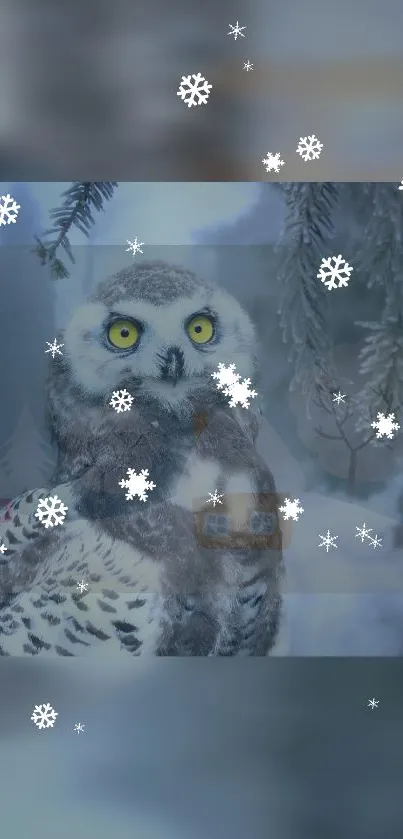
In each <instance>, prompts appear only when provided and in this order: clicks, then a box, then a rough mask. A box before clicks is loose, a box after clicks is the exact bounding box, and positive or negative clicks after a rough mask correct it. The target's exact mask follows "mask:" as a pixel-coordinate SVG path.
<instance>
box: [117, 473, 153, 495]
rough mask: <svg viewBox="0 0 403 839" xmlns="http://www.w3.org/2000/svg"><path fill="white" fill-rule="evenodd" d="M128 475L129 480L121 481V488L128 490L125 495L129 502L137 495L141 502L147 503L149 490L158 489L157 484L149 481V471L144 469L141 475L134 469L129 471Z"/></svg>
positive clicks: (123, 479)
mask: <svg viewBox="0 0 403 839" xmlns="http://www.w3.org/2000/svg"><path fill="white" fill-rule="evenodd" d="M127 475H128V477H127V478H122V480H121V481H119V486H120V487H122V489H127V492H126V494H125V498H126V499H127V501H133V499H134V497H135V496H136V495H137V497H138V498H139V499H140V501H147V498H148V495H147V490H152V489H155V487H156V484H154V483H153V482H152V481H149V480H148V469H142V470H141V472H139V474H137V473H136V472H135V471H134V469H128V470H127Z"/></svg>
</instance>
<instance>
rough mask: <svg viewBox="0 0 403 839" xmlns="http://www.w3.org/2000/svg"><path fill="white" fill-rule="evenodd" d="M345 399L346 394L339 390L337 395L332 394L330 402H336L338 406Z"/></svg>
mask: <svg viewBox="0 0 403 839" xmlns="http://www.w3.org/2000/svg"><path fill="white" fill-rule="evenodd" d="M345 398H346V394H345V393H341V392H340V390H339V392H338V393H334V394H333V399H332V402H337V404H338V405H340V402H344V400H345Z"/></svg>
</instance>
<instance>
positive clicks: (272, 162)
mask: <svg viewBox="0 0 403 839" xmlns="http://www.w3.org/2000/svg"><path fill="white" fill-rule="evenodd" d="M262 163H263V165H264V166H265V167H266V172H277V174H278V173H279V171H280V166H284V160H280V153H279V152H276V154H272V153H271V151H268V152H267V157H264V158H263V160H262Z"/></svg>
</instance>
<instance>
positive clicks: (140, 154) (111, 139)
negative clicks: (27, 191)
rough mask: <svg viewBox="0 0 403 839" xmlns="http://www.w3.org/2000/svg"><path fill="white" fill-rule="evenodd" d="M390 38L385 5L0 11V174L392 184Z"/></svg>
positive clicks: (18, 6)
mask: <svg viewBox="0 0 403 839" xmlns="http://www.w3.org/2000/svg"><path fill="white" fill-rule="evenodd" d="M237 21H239V25H240V26H244V27H245V29H244V30H243V33H242V35H243V36H244V37H242V35H240V36H239V37H238V38H237V39H236V40H235V39H234V37H232V36H231V35H229V34H228V33H229V31H230V25H231V26H234V25H235V24H236V23H237ZM402 29H403V6H402V3H401V2H400V0H383V2H382V3H380V2H379V0H355V2H354V3H351V2H349V1H348V0H339V2H338V3H334V2H330V0H327V1H326V0H325V2H323V0H304V2H300V0H282V2H281V3H279V2H277V0H248V2H247V3H245V2H242V1H241V0H220V2H219V3H217V2H216V0H204V2H203V3H198V2H196V0H194V2H192V1H191V0H171V1H170V2H169V3H166V2H163V0H136V2H135V3H132V2H129V0H115V1H114V2H113V3H111V2H110V0H87V2H86V3H85V4H83V3H80V2H78V0H71V2H70V3H69V4H60V3H59V4H55V3H54V2H52V0H36V2H35V3H32V2H31V0H3V2H2V4H1V8H0V109H1V125H0V177H1V178H3V179H15V180H22V179H29V180H47V179H49V180H50V179H52V180H54V179H60V180H63V179H70V178H77V179H79V178H85V179H91V180H100V179H101V178H113V179H118V180H137V181H174V180H178V181H179V180H180V181H214V180H215V181H247V180H251V181H258V180H259V181H265V180H270V181H272V180H278V179H279V178H282V179H284V180H313V181H315V180H317V181H320V180H324V179H327V180H355V181H360V180H372V181H375V180H391V181H396V180H400V178H402V177H403V163H402V160H401V148H402V140H403V108H402V83H401V80H402V75H403V51H402V36H401V33H402ZM247 61H249V62H250V63H251V64H252V65H253V69H251V70H250V71H249V72H248V71H245V70H244V64H245V63H246V62H247ZM197 72H201V73H202V75H204V77H205V78H206V79H207V80H208V81H209V83H210V84H212V85H213V88H212V91H211V94H210V98H209V101H208V103H207V104H206V105H202V106H200V107H195V108H188V107H186V105H185V104H184V103H183V102H182V101H181V99H180V98H179V97H178V96H177V95H176V93H177V90H178V87H179V84H180V81H181V77H182V75H187V74H189V73H197ZM311 134H315V135H316V136H317V137H318V138H319V140H320V141H321V142H322V143H323V150H322V154H321V157H320V158H319V159H318V160H316V161H311V162H304V161H303V160H302V158H301V157H300V156H299V155H298V154H296V148H297V145H298V142H299V138H300V137H301V136H302V137H305V136H307V135H311ZM268 151H270V152H271V153H276V152H279V153H280V155H281V157H282V159H283V160H284V161H285V166H283V167H282V168H281V170H280V173H279V174H278V175H277V174H275V173H273V172H272V173H269V174H267V173H266V171H265V168H264V166H263V164H262V162H261V161H262V159H263V158H264V157H265V156H266V155H267V152H268Z"/></svg>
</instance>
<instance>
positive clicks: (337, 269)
mask: <svg viewBox="0 0 403 839" xmlns="http://www.w3.org/2000/svg"><path fill="white" fill-rule="evenodd" d="M332 260H334V265H332ZM352 271H353V268H352V267H351V265H349V264H348V262H346V260H345V259H343V257H342V255H341V253H339V255H338V256H330V257H329V258H328V259H322V262H321V263H320V266H319V274H317V275H316V276H317V277H318V279H319V280H321V281H322V283H323V285H325V286H326V288H327V289H328V290H329V291H330V290H331V289H332V288H342V287H343V286H345V287H346V286H347V285H348V281H349V279H350V274H351V272H352ZM343 274H345V275H346V276H343ZM337 281H338V282H337Z"/></svg>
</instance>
